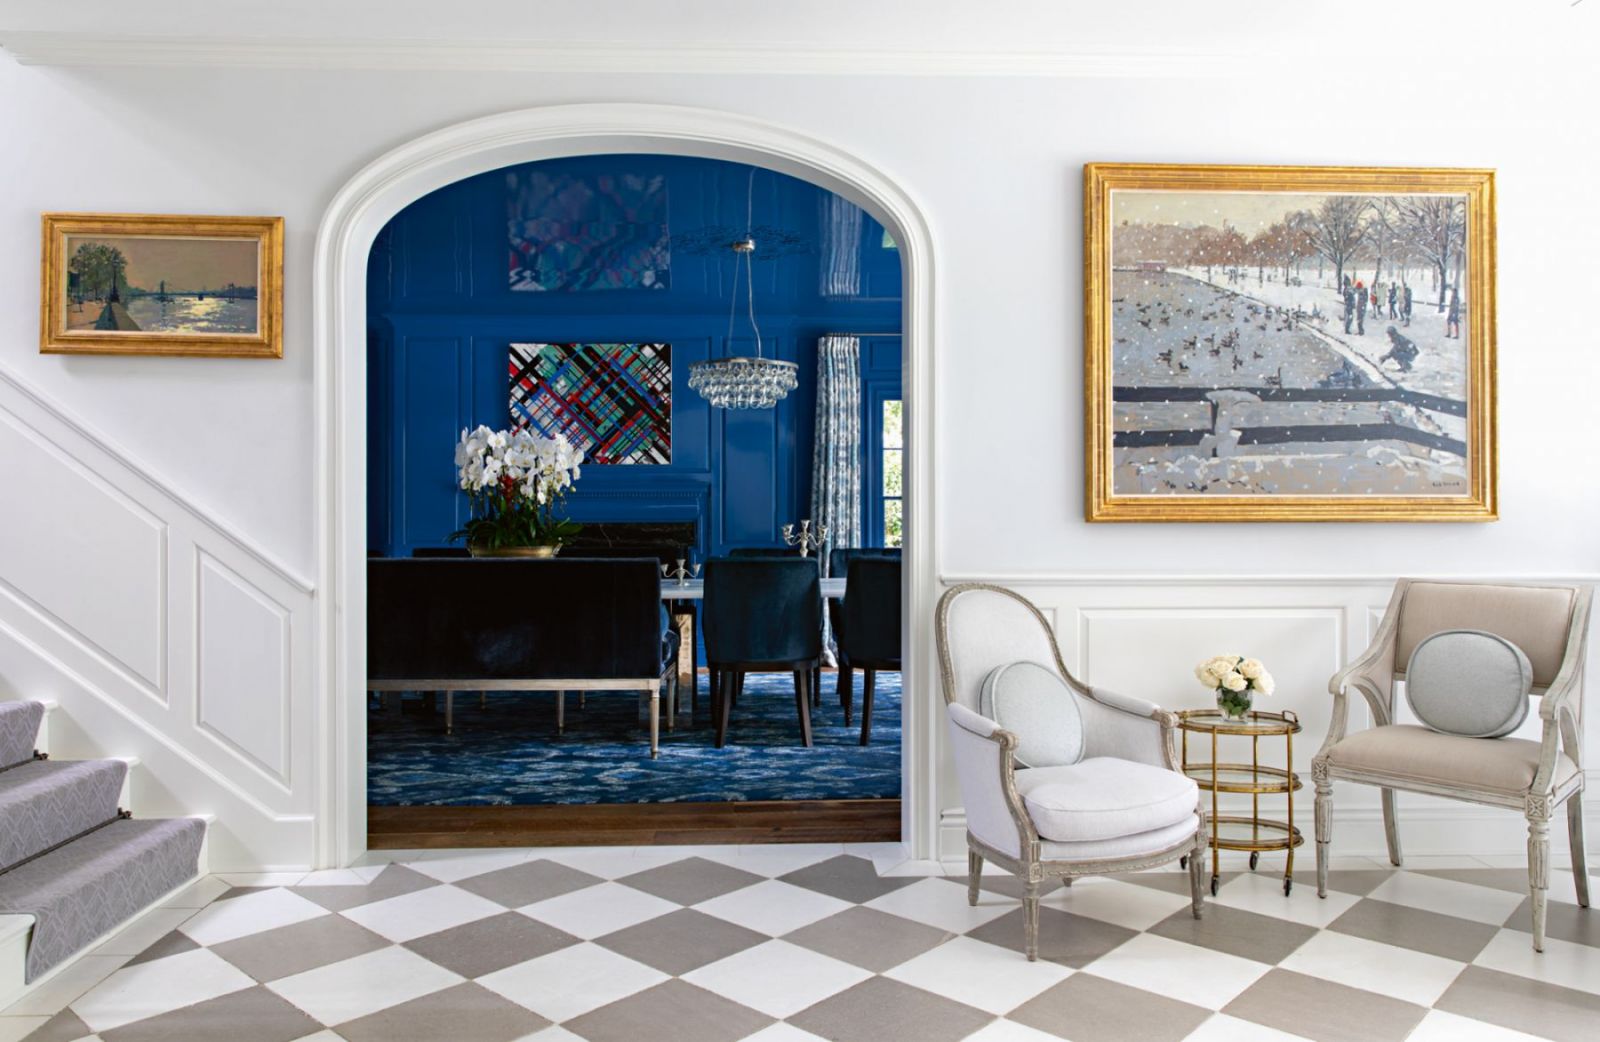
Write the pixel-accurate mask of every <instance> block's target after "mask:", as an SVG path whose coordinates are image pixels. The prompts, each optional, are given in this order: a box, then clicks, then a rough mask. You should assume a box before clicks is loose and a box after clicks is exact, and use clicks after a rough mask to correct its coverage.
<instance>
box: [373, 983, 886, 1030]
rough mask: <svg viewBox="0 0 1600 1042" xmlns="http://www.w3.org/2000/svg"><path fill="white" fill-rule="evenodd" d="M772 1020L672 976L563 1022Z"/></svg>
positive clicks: (700, 1024)
mask: <svg viewBox="0 0 1600 1042" xmlns="http://www.w3.org/2000/svg"><path fill="white" fill-rule="evenodd" d="M771 1023H772V1018H771V1017H769V1016H767V1015H766V1014H765V1013H758V1012H756V1011H755V1010H753V1009H750V1008H749V1007H748V1006H741V1005H739V1004H738V1003H737V1002H732V1001H730V1000H728V999H725V998H723V997H722V996H720V995H714V994H712V993H711V992H709V991H706V990H705V989H704V988H697V987H695V986H694V985H693V984H686V983H684V982H683V981H681V980H670V981H667V982H666V983H665V984H658V985H656V986H655V987H653V988H649V989H647V990H645V991H642V992H639V993H638V994H636V995H630V996H629V997H628V998H625V999H620V1000H618V1001H616V1002H613V1003H611V1004H610V1005H609V1006H601V1007H600V1008H599V1009H597V1010H594V1011H593V1012H591V1013H585V1014H584V1015H583V1016H581V1017H575V1018H573V1019H572V1020H569V1021H567V1022H566V1023H565V1024H563V1025H562V1026H563V1027H564V1028H566V1030H568V1031H571V1032H573V1033H574V1034H576V1035H580V1036H582V1037H583V1038H586V1039H588V1040H589V1042H640V1040H642V1039H648V1040H650V1042H734V1040H735V1039H740V1038H744V1037H745V1036H746V1035H750V1034H754V1033H755V1032H757V1031H759V1030H761V1029H762V1028H764V1027H766V1026H767V1025H768V1024H771ZM352 1042H353V1040H352ZM875 1042H884V1040H883V1039H881V1038H880V1039H877V1040H875Z"/></svg>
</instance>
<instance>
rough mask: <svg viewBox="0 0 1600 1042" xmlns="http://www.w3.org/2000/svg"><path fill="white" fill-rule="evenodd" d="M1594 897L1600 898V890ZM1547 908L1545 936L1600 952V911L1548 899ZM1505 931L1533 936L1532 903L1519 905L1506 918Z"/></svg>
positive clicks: (1529, 901) (1597, 889) (1596, 891)
mask: <svg viewBox="0 0 1600 1042" xmlns="http://www.w3.org/2000/svg"><path fill="white" fill-rule="evenodd" d="M1594 894H1595V897H1596V898H1600V888H1596V890H1595V892H1594ZM1544 907H1545V924H1544V932H1545V936H1547V937H1554V938H1555V939H1556V940H1558V941H1571V942H1572V943H1573V944H1587V945H1588V946H1589V947H1591V948H1600V908H1579V907H1578V906H1577V905H1569V904H1567V903H1566V902H1565V901H1552V900H1550V899H1549V898H1548V897H1547V898H1545V902H1544ZM1505 927H1506V929H1508V930H1520V931H1522V932H1523V933H1527V934H1531V933H1533V901H1532V900H1527V901H1524V902H1522V904H1520V905H1518V906H1517V910H1516V911H1515V912H1512V913H1511V914H1510V915H1508V916H1507V917H1506V921H1505Z"/></svg>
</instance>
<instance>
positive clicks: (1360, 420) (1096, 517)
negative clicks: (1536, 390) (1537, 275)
mask: <svg viewBox="0 0 1600 1042" xmlns="http://www.w3.org/2000/svg"><path fill="white" fill-rule="evenodd" d="M1084 207H1085V209H1084V319H1085V345H1084V359H1085V364H1084V380H1085V384H1084V399H1085V402H1084V404H1085V410H1086V424H1085V426H1086V453H1087V460H1086V462H1085V514H1086V516H1087V517H1088V519H1089V520H1090V521H1491V520H1494V519H1495V516H1496V513H1495V511H1496V507H1495V387H1494V380H1495V364H1494V352H1495V347H1494V270H1495V268H1494V263H1495V262H1494V173H1493V171H1489V170H1453V169H1437V170H1431V169H1383V168H1355V167H1268V166H1170V165H1157V164H1108V163H1091V164H1089V165H1087V166H1085V167H1084Z"/></svg>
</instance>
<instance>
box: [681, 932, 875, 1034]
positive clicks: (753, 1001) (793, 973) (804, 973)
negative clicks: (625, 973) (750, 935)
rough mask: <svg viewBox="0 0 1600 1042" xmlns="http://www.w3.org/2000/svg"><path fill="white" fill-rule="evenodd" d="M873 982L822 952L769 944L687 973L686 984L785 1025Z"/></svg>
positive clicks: (853, 967) (783, 942)
mask: <svg viewBox="0 0 1600 1042" xmlns="http://www.w3.org/2000/svg"><path fill="white" fill-rule="evenodd" d="M871 976H872V974H871V973H869V972H868V971H866V970H863V969H862V968H861V967H859V966H852V965H851V964H850V963H847V962H841V961H840V960H838V959H834V958H830V957H829V956H826V955H823V954H821V953H820V952H814V951H811V950H809V949H806V948H802V947H800V946H799V945H795V944H790V943H789V942H787V941H768V942H766V943H765V944H758V945H756V946H755V947H754V948H747V949H745V950H744V951H742V952H739V953H737V954H735V955H730V956H728V957H727V958H726V959H718V960H717V961H716V962H713V963H711V964H710V965H707V966H702V967H700V968H699V969H697V970H695V971H693V972H691V973H685V974H684V975H683V979H684V980H686V981H688V982H689V983H690V984H696V985H699V986H700V987H702V988H705V989H706V990H707V991H712V992H715V993H717V994H718V995H722V996H724V997H725V998H730V999H732V1000H733V1001H735V1002H738V1003H741V1004H743V1005H746V1006H749V1007H750V1008H751V1009H757V1010H760V1011H761V1012H763V1013H765V1014H767V1015H768V1016H772V1017H777V1018H779V1019H780V1020H781V1019H782V1018H784V1017H788V1016H793V1015H794V1014H796V1013H799V1012H800V1011H801V1010H803V1009H805V1008H806V1007H808V1006H812V1005H815V1004H816V1003H818V1002H821V1001H822V1000H823V999H825V998H827V997H829V996H830V995H837V994H838V993H839V992H841V991H843V990H845V989H846V988H849V987H852V986H854V985H856V984H860V983H861V982H862V981H864V980H866V979H867V978H868V977H871Z"/></svg>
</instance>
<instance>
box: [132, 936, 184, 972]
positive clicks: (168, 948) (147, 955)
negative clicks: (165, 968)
mask: <svg viewBox="0 0 1600 1042" xmlns="http://www.w3.org/2000/svg"><path fill="white" fill-rule="evenodd" d="M198 947H200V945H198V944H197V943H195V942H194V941H192V940H190V939H189V935H188V934H186V933H181V932H179V931H177V930H173V931H172V932H171V933H169V934H167V935H166V936H164V937H162V938H161V939H160V940H159V941H157V942H156V943H154V944H152V945H151V946H150V947H148V948H146V949H145V950H144V951H142V952H140V953H139V954H138V955H135V956H134V957H133V958H131V959H129V960H128V965H129V966H137V965H139V964H140V963H141V962H154V961H155V960H157V959H165V958H166V957H167V956H169V955H181V954H182V953H184V952H192V951H194V950H195V949H196V948H198Z"/></svg>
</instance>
